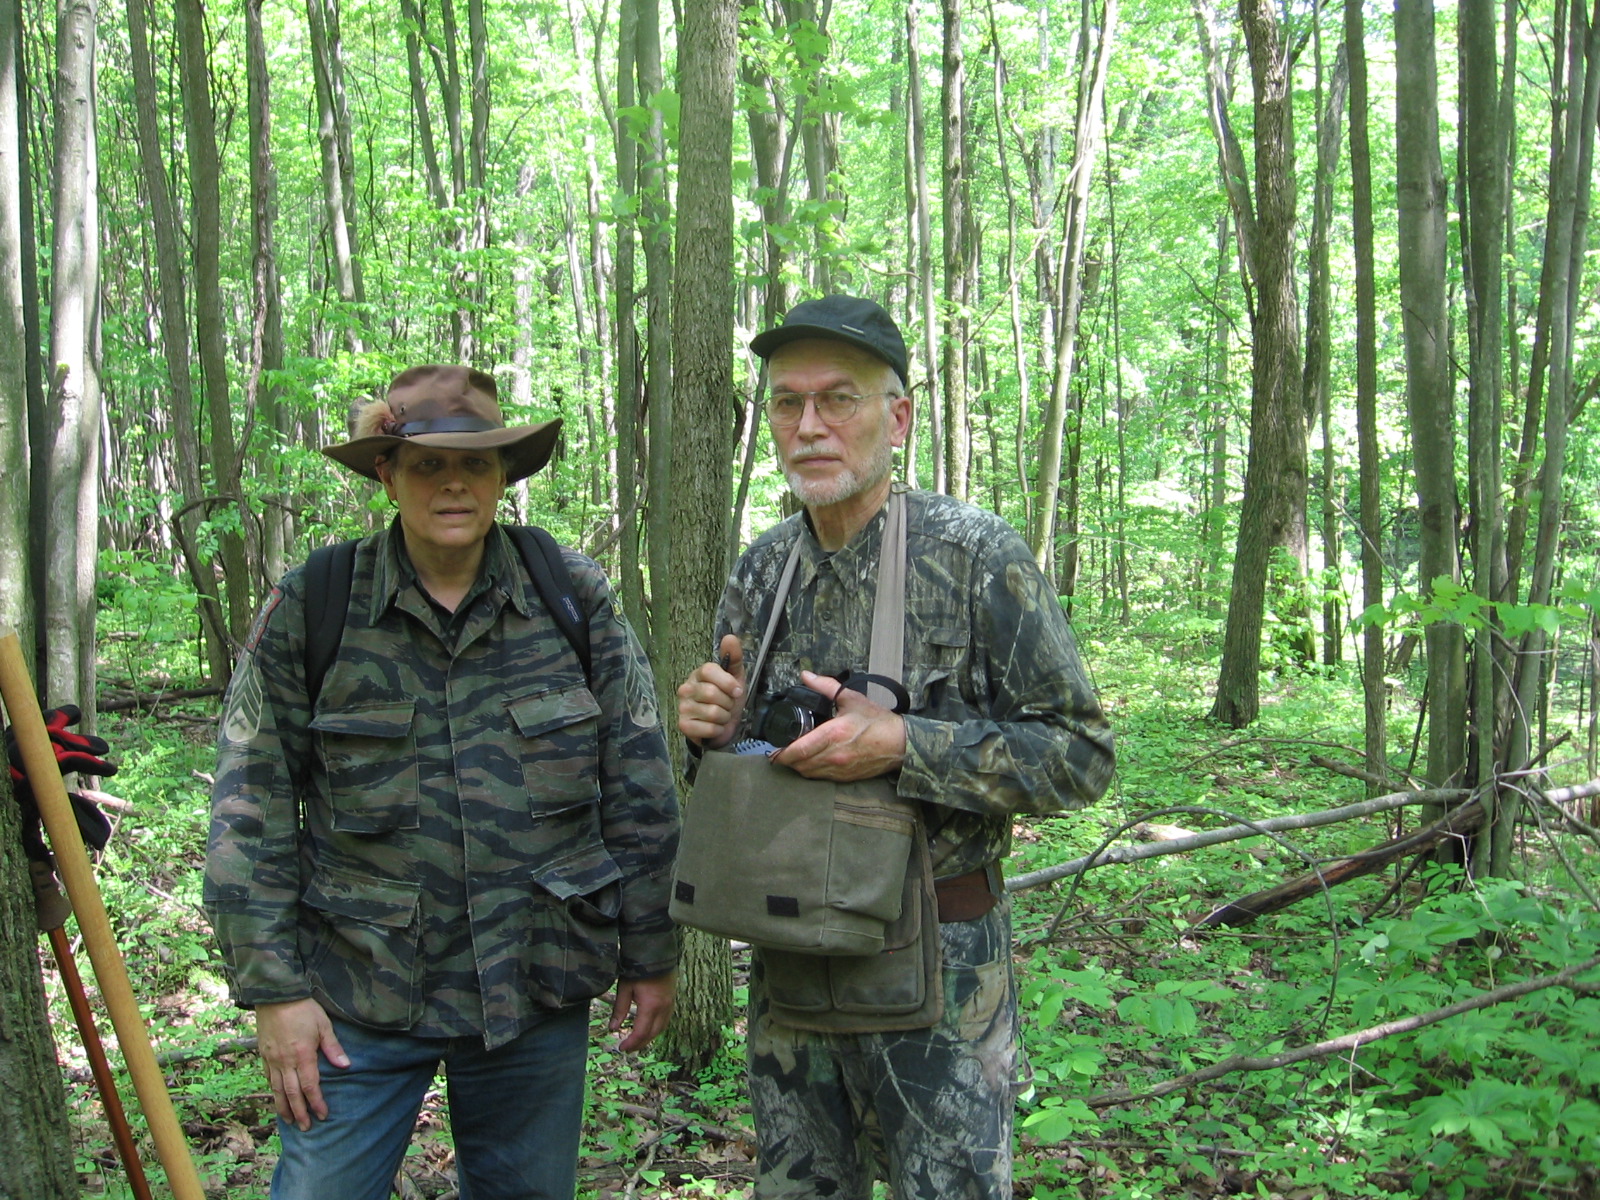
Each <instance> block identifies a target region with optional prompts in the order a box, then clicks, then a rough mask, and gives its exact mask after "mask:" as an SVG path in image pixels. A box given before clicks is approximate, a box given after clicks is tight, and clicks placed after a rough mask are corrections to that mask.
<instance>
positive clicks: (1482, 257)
mask: <svg viewBox="0 0 1600 1200" xmlns="http://www.w3.org/2000/svg"><path fill="white" fill-rule="evenodd" d="M1457 12H1458V18H1459V19H1458V29H1459V37H1460V56H1461V70H1460V112H1461V115H1462V125H1463V129H1462V133H1461V145H1460V149H1459V151H1458V156H1459V164H1460V165H1459V168H1458V169H1459V172H1460V177H1461V181H1462V187H1463V190H1464V192H1465V195H1464V197H1463V202H1462V209H1463V211H1462V212H1461V214H1460V216H1461V256H1462V260H1463V265H1464V268H1465V270H1464V275H1465V284H1466V287H1465V294H1466V302H1467V303H1466V309H1467V346H1468V357H1467V504H1468V511H1469V512H1470V513H1471V522H1470V534H1469V536H1470V543H1469V547H1470V551H1471V555H1472V567H1473V572H1472V575H1473V578H1472V590H1473V591H1474V593H1476V594H1477V595H1478V596H1480V597H1482V598H1483V599H1484V600H1485V601H1487V602H1488V603H1486V604H1485V606H1484V609H1483V613H1484V617H1485V619H1484V621H1483V623H1482V625H1481V627H1480V628H1479V629H1478V630H1477V631H1476V632H1475V633H1474V634H1473V637H1472V705H1471V712H1472V715H1471V717H1470V718H1469V720H1468V722H1467V724H1468V728H1469V729H1470V730H1471V731H1472V732H1471V733H1470V734H1469V744H1470V746H1471V747H1472V752H1471V763H1470V770H1469V772H1468V781H1469V782H1477V781H1483V780H1487V779H1489V778H1490V777H1492V776H1493V774H1494V770H1495V751H1496V748H1497V746H1496V743H1497V740H1498V737H1497V734H1498V731H1499V728H1500V710H1501V704H1500V697H1501V696H1502V695H1503V694H1504V690H1503V687H1502V684H1501V680H1502V678H1503V676H1502V671H1503V670H1504V669H1505V668H1506V667H1507V666H1509V664H1507V663H1503V662H1497V661H1496V659H1497V655H1496V651H1495V647H1496V645H1497V644H1498V643H1499V642H1500V639H1501V636H1502V635H1501V631H1500V628H1499V624H1500V623H1499V621H1498V620H1496V619H1495V618H1494V615H1493V614H1494V611H1495V610H1494V607H1493V602H1494V601H1496V600H1499V599H1502V598H1503V589H1504V585H1505V580H1504V558H1505V556H1504V549H1503V547H1502V545H1501V542H1500V539H1501V537H1502V536H1503V533H1504V529H1505V514H1504V511H1503V509H1502V508H1501V503H1500V486H1501V464H1500V436H1501V434H1500V425H1501V419H1502V418H1501V400H1500V390H1501V337H1500V334H1501V325H1500V303H1501V292H1502V275H1503V271H1502V267H1501V257H1500V254H1501V246H1502V243H1503V238H1504V230H1505V199H1506V189H1505V186H1504V184H1505V178H1506V177H1505V162H1506V160H1505V155H1506V149H1507V147H1506V137H1505V130H1504V129H1502V127H1501V122H1500V95H1499V92H1500V87H1499V64H1498V63H1497V62H1496V55H1495V49H1496V48H1495V33H1496V21H1495V3H1494V0H1460V3H1459V5H1458V7H1457ZM1514 794H1515V793H1514V792H1512V791H1511V790H1510V789H1505V790H1500V791H1498V792H1497V794H1496V796H1495V798H1494V805H1495V809H1492V810H1491V813H1490V816H1489V822H1488V823H1489V827H1490V829H1491V831H1492V830H1493V829H1494V827H1495V825H1496V824H1497V823H1498V820H1499V815H1498V812H1497V811H1496V810H1498V809H1500V808H1503V807H1504V806H1505V805H1506V804H1507V802H1508V801H1510V802H1511V803H1513V804H1514V803H1515V801H1514V799H1512V797H1513V796H1514ZM1493 836H1494V835H1493V833H1492V832H1491V834H1490V837H1489V838H1479V839H1478V840H1477V841H1476V842H1475V843H1474V851H1475V853H1474V858H1475V860H1476V861H1475V863H1474V865H1475V866H1476V867H1478V868H1479V869H1482V868H1484V867H1486V866H1487V865H1488V861H1489V845H1490V843H1491V841H1492V840H1493ZM1507 845H1509V842H1508V843H1507Z"/></svg>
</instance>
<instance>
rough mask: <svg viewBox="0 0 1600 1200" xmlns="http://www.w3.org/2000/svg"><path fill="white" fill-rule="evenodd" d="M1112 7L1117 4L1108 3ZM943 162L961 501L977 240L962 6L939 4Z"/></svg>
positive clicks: (947, 409)
mask: <svg viewBox="0 0 1600 1200" xmlns="http://www.w3.org/2000/svg"><path fill="white" fill-rule="evenodd" d="M1112 2H1113V3H1114V2H1115V0H1112ZM943 7H944V87H943V89H942V90H941V91H940V115H941V116H942V117H943V118H944V162H943V169H942V171H941V173H940V181H941V190H942V193H943V199H944V207H943V210H942V225H943V232H944V303H945V318H944V345H943V348H942V354H941V362H942V366H941V370H940V375H941V376H942V377H943V383H944V388H943V391H944V459H945V469H946V471H947V473H948V474H947V477H946V483H947V485H948V487H947V490H948V491H949V493H950V494H951V495H952V496H954V497H956V498H957V499H958V500H965V499H966V498H967V492H968V480H967V475H968V471H969V470H970V467H971V458H972V442H971V430H970V429H969V427H968V420H967V365H968V364H967V343H968V341H969V340H970V339H971V337H972V318H971V316H970V309H971V305H972V302H973V300H974V298H975V296H974V293H975V290H976V287H977V269H978V254H977V238H976V236H975V231H974V226H973V220H972V197H971V175H972V145H971V135H970V133H969V132H968V129H967V67H966V56H965V53H964V51H963V49H962V45H961V0H943Z"/></svg>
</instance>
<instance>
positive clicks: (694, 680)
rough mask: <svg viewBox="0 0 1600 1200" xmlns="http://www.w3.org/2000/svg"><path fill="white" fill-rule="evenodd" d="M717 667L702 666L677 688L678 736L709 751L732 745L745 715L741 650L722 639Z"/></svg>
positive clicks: (732, 638) (732, 639) (734, 641)
mask: <svg viewBox="0 0 1600 1200" xmlns="http://www.w3.org/2000/svg"><path fill="white" fill-rule="evenodd" d="M717 650H718V653H719V654H720V655H721V658H722V661H721V662H720V663H714V662H708V663H701V664H700V666H698V667H696V668H695V670H694V672H693V673H692V674H691V675H690V676H689V678H687V679H685V680H684V681H683V683H682V684H680V685H679V687H678V732H679V733H681V734H683V736H684V737H689V738H693V739H694V740H695V741H697V742H699V743H700V744H701V745H703V746H705V747H707V748H708V749H711V750H717V749H720V748H721V747H723V746H726V745H727V744H728V743H729V742H731V741H733V737H734V734H736V733H737V732H738V731H739V718H740V716H741V715H743V713H744V648H743V647H742V646H741V645H740V644H739V638H738V636H737V635H736V634H732V633H730V634H726V635H724V636H723V639H722V644H721V645H720V646H718V647H717Z"/></svg>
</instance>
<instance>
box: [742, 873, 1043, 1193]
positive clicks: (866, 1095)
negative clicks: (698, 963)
mask: <svg viewBox="0 0 1600 1200" xmlns="http://www.w3.org/2000/svg"><path fill="white" fill-rule="evenodd" d="M939 935H940V942H941V945H942V949H943V953H944V991H945V1011H944V1017H943V1018H942V1019H941V1020H940V1021H939V1023H938V1024H937V1025H935V1026H933V1027H932V1028H930V1029H913V1030H908V1031H905V1032H901V1033H859V1034H849V1033H811V1032H807V1031H804V1030H798V1029H791V1028H789V1027H787V1026H783V1025H779V1024H777V1023H776V1022H774V1021H773V1020H772V1019H771V1017H770V1015H769V1013H768V1008H767V990H766V981H765V973H764V970H763V967H762V963H761V956H760V954H759V953H757V954H756V955H755V961H754V962H753V964H752V967H751V974H750V1023H749V1039H748V1044H749V1079H750V1101H751V1108H752V1110H753V1112H754V1115H755V1124H756V1141H757V1143H758V1146H759V1151H760V1163H759V1167H758V1174H757V1177H756V1187H755V1195H756V1198H757V1200H813V1198H820V1197H828V1198H830V1200H870V1197H871V1196H872V1181H873V1179H874V1178H875V1177H876V1178H880V1179H885V1180H887V1181H888V1183H889V1187H890V1192H891V1195H892V1196H893V1197H894V1198H895V1200H1011V1125H1012V1108H1013V1104H1014V1100H1015V1095H1016V1084H1015V1074H1016V1036H1017V1004H1016V989H1015V986H1014V984H1013V982H1012V977H1011V919H1010V907H1009V905H1007V904H1005V903H1001V904H1000V906H999V907H997V908H995V909H993V910H992V911H991V912H990V913H989V914H988V915H987V916H984V917H980V918H979V919H978V920H976V921H965V922H961V923H959V924H950V925H943V926H941V927H940V930H939Z"/></svg>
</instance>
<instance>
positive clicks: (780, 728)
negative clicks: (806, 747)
mask: <svg viewBox="0 0 1600 1200" xmlns="http://www.w3.org/2000/svg"><path fill="white" fill-rule="evenodd" d="M835 711H836V710H835V708H834V705H833V701H832V700H830V699H828V698H827V697H826V696H824V695H823V694H822V693H821V692H815V691H812V690H811V689H810V688H808V687H804V686H801V685H798V684H797V685H796V686H794V687H792V688H789V689H788V690H787V691H783V692H780V693H778V694H777V695H773V696H768V697H767V698H766V700H765V701H763V703H762V711H761V715H760V717H759V719H758V720H757V721H756V726H755V736H756V738H757V740H759V741H764V742H769V743H771V744H772V745H773V746H774V747H776V748H777V749H779V750H781V749H783V748H784V747H785V746H787V745H788V744H789V743H790V742H793V741H795V740H797V739H799V738H803V737H805V735H806V734H808V733H810V732H811V731H812V730H813V729H815V728H816V727H817V726H818V725H821V724H822V723H823V722H824V721H827V720H830V719H831V718H832V717H833V714H834V712H835Z"/></svg>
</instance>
